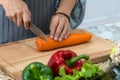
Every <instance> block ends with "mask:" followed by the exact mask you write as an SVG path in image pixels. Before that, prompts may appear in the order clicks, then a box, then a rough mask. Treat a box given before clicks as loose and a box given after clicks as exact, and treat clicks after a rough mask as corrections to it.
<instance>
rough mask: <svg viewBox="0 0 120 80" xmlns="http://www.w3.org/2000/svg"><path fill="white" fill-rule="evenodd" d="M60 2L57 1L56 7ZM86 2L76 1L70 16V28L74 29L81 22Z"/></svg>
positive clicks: (84, 0) (82, 0) (83, 0)
mask: <svg viewBox="0 0 120 80" xmlns="http://www.w3.org/2000/svg"><path fill="white" fill-rule="evenodd" d="M59 2H60V0H57V4H56V6H57V7H58V5H59ZM85 6H86V0H77V2H76V5H75V7H74V8H73V10H72V12H71V16H70V25H71V28H73V29H75V28H76V27H78V26H79V25H80V24H81V22H82V21H83V18H84V14H85Z"/></svg>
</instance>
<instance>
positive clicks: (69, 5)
mask: <svg viewBox="0 0 120 80" xmlns="http://www.w3.org/2000/svg"><path fill="white" fill-rule="evenodd" d="M75 3H76V0H61V2H60V4H59V7H58V9H57V11H56V12H63V13H65V14H67V15H69V16H70V14H71V11H72V9H73V8H74V6H75Z"/></svg>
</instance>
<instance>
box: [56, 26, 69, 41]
mask: <svg viewBox="0 0 120 80" xmlns="http://www.w3.org/2000/svg"><path fill="white" fill-rule="evenodd" d="M67 32H68V27H64V29H63V32H62V33H61V35H60V36H59V38H58V41H62V40H63V38H64V37H65V36H66V34H67Z"/></svg>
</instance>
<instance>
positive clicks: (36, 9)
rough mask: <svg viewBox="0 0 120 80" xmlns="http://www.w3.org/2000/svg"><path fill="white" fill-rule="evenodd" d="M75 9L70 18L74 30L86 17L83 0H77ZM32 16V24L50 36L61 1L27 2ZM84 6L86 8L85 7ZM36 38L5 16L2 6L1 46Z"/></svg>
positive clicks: (0, 16) (0, 10) (37, 0)
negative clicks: (51, 24) (52, 18)
mask: <svg viewBox="0 0 120 80" xmlns="http://www.w3.org/2000/svg"><path fill="white" fill-rule="evenodd" d="M77 1H78V2H77V3H76V6H75V8H74V9H73V11H72V13H71V16H70V24H71V26H72V28H76V27H77V26H78V25H79V24H80V23H81V22H82V19H83V16H84V6H85V5H84V3H85V0H84V2H83V0H77ZM25 2H26V4H27V5H28V7H29V9H30V11H31V14H32V22H33V23H34V24H35V25H36V26H37V27H39V28H40V29H41V30H42V31H43V32H44V33H45V34H49V32H50V31H49V25H50V20H51V17H52V16H53V15H54V13H55V11H56V9H57V7H58V5H59V2H60V0H25ZM83 5H84V6H83ZM31 37H35V35H34V34H33V33H32V32H31V31H29V30H25V29H24V27H18V26H17V25H16V24H15V23H13V21H11V20H9V19H8V18H7V17H6V16H5V12H4V10H3V8H2V7H1V6H0V44H3V43H8V42H13V41H18V40H23V39H27V38H31Z"/></svg>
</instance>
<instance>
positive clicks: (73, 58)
mask: <svg viewBox="0 0 120 80" xmlns="http://www.w3.org/2000/svg"><path fill="white" fill-rule="evenodd" d="M82 58H84V59H85V60H88V59H89V57H88V55H86V54H83V55H79V56H77V54H76V53H75V52H73V51H71V50H59V51H57V52H55V53H54V54H53V55H52V56H51V58H50V60H49V62H48V66H49V67H50V68H51V69H52V70H53V72H54V75H56V76H57V75H58V72H59V69H60V68H61V67H62V66H64V67H65V72H66V74H73V70H74V69H76V70H80V69H81V67H82V65H83V62H82V61H81V60H80V59H82Z"/></svg>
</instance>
